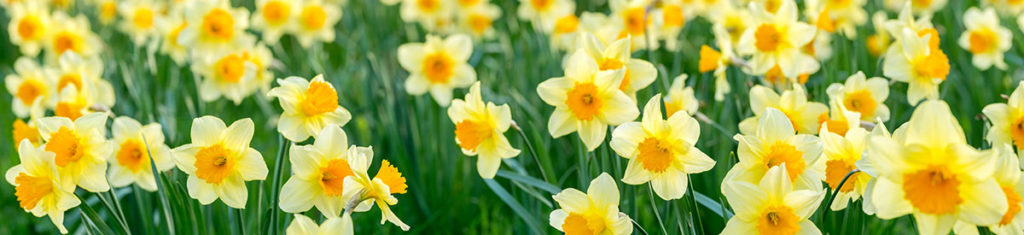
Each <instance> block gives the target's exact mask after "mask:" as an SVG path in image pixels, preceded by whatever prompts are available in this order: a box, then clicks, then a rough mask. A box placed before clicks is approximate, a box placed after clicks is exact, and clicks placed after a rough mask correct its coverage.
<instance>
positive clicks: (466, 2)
mask: <svg viewBox="0 0 1024 235" xmlns="http://www.w3.org/2000/svg"><path fill="white" fill-rule="evenodd" d="M479 2H480V0H459V5H461V6H465V7H468V6H473V5H476V4H477V3H479Z"/></svg>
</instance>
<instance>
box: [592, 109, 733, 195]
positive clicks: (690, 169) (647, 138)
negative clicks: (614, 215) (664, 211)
mask: <svg viewBox="0 0 1024 235" xmlns="http://www.w3.org/2000/svg"><path fill="white" fill-rule="evenodd" d="M698 137H700V125H699V124H697V120H695V119H693V118H692V117H690V116H689V115H687V114H685V113H675V114H670V115H669V118H668V120H665V119H663V118H662V116H661V95H655V96H654V97H652V98H651V100H650V101H648V102H647V105H645V106H644V116H643V118H642V121H641V122H629V123H625V124H622V125H621V126H619V127H618V128H615V131H613V132H612V141H611V143H609V145H611V147H612V149H613V150H615V152H616V153H618V154H619V156H622V157H624V158H626V159H629V165H627V166H626V173H625V175H624V176H623V178H622V182H625V183H627V184H632V185H639V184H644V183H647V182H651V187H653V188H654V192H655V193H657V194H658V197H661V199H664V200H672V199H679V198H682V197H683V194H684V193H686V186H687V184H688V183H689V179H688V175H689V174H696V173H701V172H705V171H708V170H710V169H711V168H712V167H714V166H715V160H712V159H711V158H710V157H708V155H707V154H704V152H701V151H700V149H697V147H696V146H695V145H696V144H697V138H698Z"/></svg>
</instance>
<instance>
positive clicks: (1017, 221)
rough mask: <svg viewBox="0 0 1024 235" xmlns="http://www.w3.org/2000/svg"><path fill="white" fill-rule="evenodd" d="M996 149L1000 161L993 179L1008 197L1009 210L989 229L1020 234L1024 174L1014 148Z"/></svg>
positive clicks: (1023, 220) (1023, 224)
mask: <svg viewBox="0 0 1024 235" xmlns="http://www.w3.org/2000/svg"><path fill="white" fill-rule="evenodd" d="M995 148H997V151H998V152H999V160H997V161H998V163H997V164H996V171H995V173H994V174H993V175H992V177H993V178H995V179H996V182H997V183H999V188H1000V189H1002V191H1003V195H1005V196H1006V203H1007V208H1006V212H1004V213H1003V217H1002V218H1000V219H999V223H996V224H994V225H990V226H988V229H989V230H990V231H992V232H993V233H995V234H1014V233H1019V232H1020V231H1021V230H1022V229H1024V210H1021V208H1024V203H1022V202H1024V198H1022V195H1024V181H1022V180H1021V177H1022V176H1024V175H1022V174H1024V173H1022V172H1021V170H1020V168H1019V166H1020V160H1019V159H1018V158H1017V156H1016V155H1015V154H1013V147H1011V146H1009V145H1003V147H998V146H996V147H995ZM975 228H977V226H975Z"/></svg>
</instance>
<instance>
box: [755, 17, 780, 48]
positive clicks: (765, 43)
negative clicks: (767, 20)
mask: <svg viewBox="0 0 1024 235" xmlns="http://www.w3.org/2000/svg"><path fill="white" fill-rule="evenodd" d="M781 45H782V33H779V31H778V30H777V29H776V28H775V25H773V24H763V25H761V26H758V27H757V30H756V31H754V46H756V47H757V50H759V51H762V52H775V51H776V50H778V49H779V47H780V46H781Z"/></svg>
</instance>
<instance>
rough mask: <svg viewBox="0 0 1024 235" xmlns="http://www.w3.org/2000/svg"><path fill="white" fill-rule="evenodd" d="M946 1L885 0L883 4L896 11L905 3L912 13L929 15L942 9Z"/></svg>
mask: <svg viewBox="0 0 1024 235" xmlns="http://www.w3.org/2000/svg"><path fill="white" fill-rule="evenodd" d="M947 1H948V0H928V1H921V0H885V6H886V8H889V10H891V11H896V10H899V9H900V8H903V7H904V6H905V5H906V6H910V8H909V9H912V10H913V12H914V14H917V15H931V14H932V13H935V12H936V11H939V10H942V9H943V8H944V7H946V2H947Z"/></svg>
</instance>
